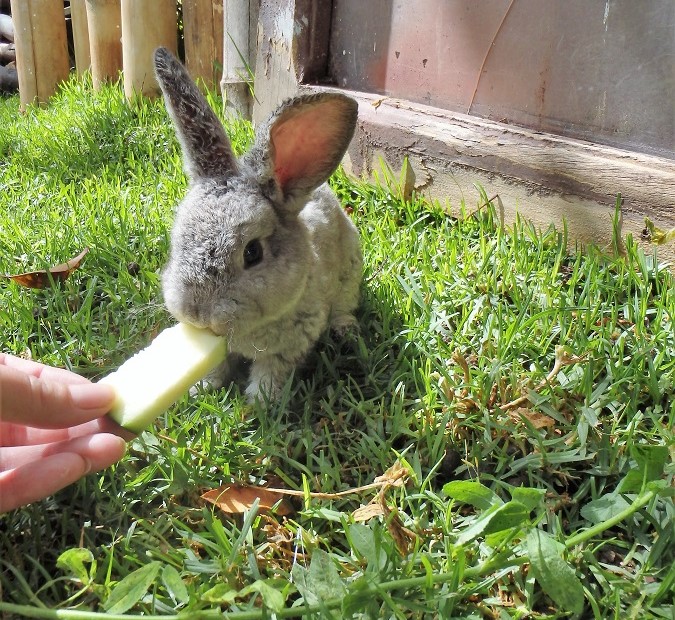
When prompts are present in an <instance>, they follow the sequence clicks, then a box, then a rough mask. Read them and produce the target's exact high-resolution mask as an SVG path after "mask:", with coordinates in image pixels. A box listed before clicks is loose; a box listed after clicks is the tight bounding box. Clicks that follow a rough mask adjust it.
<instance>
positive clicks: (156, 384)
mask: <svg viewBox="0 0 675 620" xmlns="http://www.w3.org/2000/svg"><path fill="white" fill-rule="evenodd" d="M226 355H227V343H226V341H225V338H223V337H221V336H216V335H214V334H213V333H212V332H210V331H207V330H205V329H199V328H197V327H193V326H191V325H187V324H185V323H178V325H175V326H174V327H170V328H168V329H165V330H164V331H162V332H161V333H160V334H159V335H158V336H157V337H156V338H155V339H154V340H153V341H152V343H151V344H150V345H149V346H148V347H146V348H145V349H143V350H142V351H140V352H138V353H137V354H136V355H134V356H133V357H132V358H130V359H128V360H127V361H126V362H124V364H122V365H121V366H120V367H119V368H118V369H117V370H116V371H115V372H112V373H110V374H109V375H107V376H105V377H103V379H101V380H100V383H108V384H109V385H112V386H113V388H115V391H116V392H117V400H116V401H115V404H114V406H113V408H112V410H111V411H110V413H109V415H110V417H111V418H112V419H113V420H115V422H117V423H118V424H119V425H120V426H123V427H124V428H126V429H127V430H130V431H131V432H133V433H140V432H141V431H142V430H143V429H144V428H146V427H147V426H149V425H150V423H151V422H152V421H153V420H154V419H155V418H156V417H157V416H159V415H160V414H162V413H164V412H165V411H166V410H167V409H168V408H169V407H170V406H171V405H173V403H175V402H176V401H177V400H178V399H179V398H180V397H181V396H182V395H183V394H185V392H187V391H188V390H189V389H190V387H191V386H193V385H194V384H195V383H197V381H199V380H200V379H202V378H203V377H205V376H206V375H207V374H208V373H209V372H211V371H212V370H213V369H214V368H215V367H216V366H217V365H218V364H220V363H221V362H222V361H223V360H224V359H225V356H226Z"/></svg>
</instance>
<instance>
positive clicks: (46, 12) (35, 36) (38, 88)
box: [11, 0, 70, 110]
mask: <svg viewBox="0 0 675 620" xmlns="http://www.w3.org/2000/svg"><path fill="white" fill-rule="evenodd" d="M11 7H12V19H13V21H14V33H15V37H14V38H15V45H16V66H17V71H18V74H19V95H20V102H21V109H24V110H25V108H26V106H27V105H29V104H31V103H33V102H34V101H36V100H37V101H38V102H40V103H44V102H46V101H47V99H49V97H51V96H52V95H53V94H54V92H55V91H56V87H57V86H58V84H59V83H61V82H62V81H64V80H66V79H67V78H68V73H69V71H70V61H69V59H68V40H67V37H66V20H65V16H64V13H63V3H61V2H54V1H53V0H12V2H11Z"/></svg>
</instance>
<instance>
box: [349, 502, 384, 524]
mask: <svg viewBox="0 0 675 620" xmlns="http://www.w3.org/2000/svg"><path fill="white" fill-rule="evenodd" d="M384 514H385V511H384V508H383V507H382V505H381V504H380V503H379V502H376V503H370V504H365V505H363V504H362V505H361V506H359V507H358V508H357V509H356V510H355V511H354V512H353V513H352V519H354V521H356V522H357V523H364V522H365V521H370V520H371V519H373V518H375V517H381V516H382V515H384Z"/></svg>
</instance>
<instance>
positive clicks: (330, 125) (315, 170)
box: [268, 93, 358, 198]
mask: <svg viewBox="0 0 675 620" xmlns="http://www.w3.org/2000/svg"><path fill="white" fill-rule="evenodd" d="M357 112H358V105H357V103H356V101H354V100H353V99H351V98H350V97H346V96H345V95H341V94H338V93H320V94H316V95H306V96H303V97H298V98H296V99H293V100H291V101H289V102H287V103H285V104H284V105H282V106H281V108H279V110H278V111H277V112H276V114H275V115H274V116H273V117H272V119H271V121H270V122H271V124H270V127H269V138H268V139H269V160H270V163H271V165H272V167H273V174H274V178H275V179H276V182H277V185H278V187H279V189H280V190H281V192H282V193H283V196H284V197H285V198H293V197H298V196H301V195H302V194H306V193H309V192H311V191H313V190H314V189H316V188H317V187H318V186H319V185H321V184H322V183H324V182H325V181H326V180H327V179H328V177H329V176H330V175H331V174H332V172H333V171H334V170H335V168H337V166H338V164H339V163H340V160H341V159H342V156H343V155H344V154H345V151H346V150H347V147H348V146H349V142H350V141H351V139H352V136H353V135H354V129H355V127H356V117H357Z"/></svg>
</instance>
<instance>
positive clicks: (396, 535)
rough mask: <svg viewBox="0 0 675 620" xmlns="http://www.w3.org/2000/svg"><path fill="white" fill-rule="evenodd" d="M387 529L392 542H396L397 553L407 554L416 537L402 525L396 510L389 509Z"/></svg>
mask: <svg viewBox="0 0 675 620" xmlns="http://www.w3.org/2000/svg"><path fill="white" fill-rule="evenodd" d="M387 530H388V531H389V534H390V535H391V537H392V538H393V539H394V543H395V544H396V548H397V549H398V551H399V553H400V554H401V555H407V554H408V552H409V551H410V545H411V544H412V542H413V541H414V540H415V539H416V538H417V535H416V534H415V532H413V531H412V530H409V529H408V528H407V527H405V525H403V521H401V517H399V516H398V511H395V512H394V511H391V510H390V511H389V516H388V519H387Z"/></svg>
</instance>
